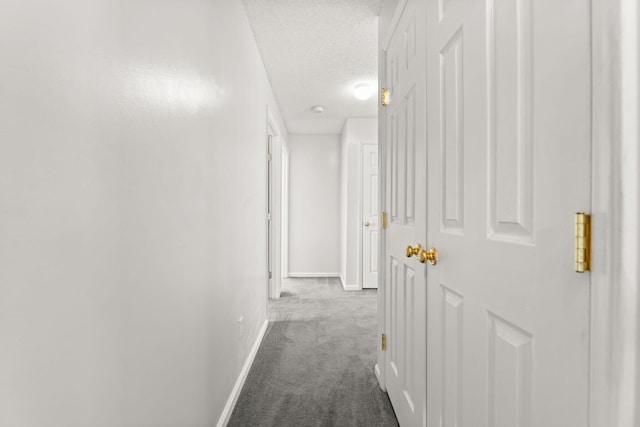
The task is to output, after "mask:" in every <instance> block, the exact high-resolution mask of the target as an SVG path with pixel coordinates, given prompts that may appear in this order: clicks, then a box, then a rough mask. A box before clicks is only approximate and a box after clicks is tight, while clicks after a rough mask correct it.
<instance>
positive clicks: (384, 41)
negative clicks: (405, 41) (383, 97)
mask: <svg viewBox="0 0 640 427" xmlns="http://www.w3.org/2000/svg"><path fill="white" fill-rule="evenodd" d="M407 2H408V0H400V1H399V2H398V5H397V6H396V10H395V12H394V13H393V18H391V23H390V24H391V25H389V29H388V30H387V34H385V35H384V37H383V38H382V42H381V44H380V47H382V49H384V50H387V48H388V47H389V42H390V41H391V36H393V32H394V31H395V30H396V27H397V26H398V23H399V22H400V18H401V17H402V12H404V8H405V6H406V5H407ZM379 93H382V92H379Z"/></svg>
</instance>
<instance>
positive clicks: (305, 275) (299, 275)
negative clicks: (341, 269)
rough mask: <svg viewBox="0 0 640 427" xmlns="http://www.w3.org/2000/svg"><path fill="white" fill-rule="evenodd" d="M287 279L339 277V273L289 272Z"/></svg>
mask: <svg viewBox="0 0 640 427" xmlns="http://www.w3.org/2000/svg"><path fill="white" fill-rule="evenodd" d="M289 277H300V278H306V277H311V278H313V277H340V273H292V272H289Z"/></svg>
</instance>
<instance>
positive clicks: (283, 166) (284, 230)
mask: <svg viewBox="0 0 640 427" xmlns="http://www.w3.org/2000/svg"><path fill="white" fill-rule="evenodd" d="M281 141H282V162H281V163H280V170H281V188H282V193H281V202H282V203H281V208H280V209H281V211H280V214H281V217H282V221H281V236H280V237H281V239H280V244H281V250H280V256H281V258H282V259H281V265H282V267H281V270H280V277H281V279H287V278H288V277H289V149H288V146H287V141H286V140H284V139H283V138H281Z"/></svg>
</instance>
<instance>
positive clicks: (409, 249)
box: [405, 243, 422, 258]
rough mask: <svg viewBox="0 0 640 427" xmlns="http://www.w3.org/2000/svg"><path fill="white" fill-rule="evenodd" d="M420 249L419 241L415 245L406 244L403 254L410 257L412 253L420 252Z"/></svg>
mask: <svg viewBox="0 0 640 427" xmlns="http://www.w3.org/2000/svg"><path fill="white" fill-rule="evenodd" d="M420 249H422V246H420V243H418V244H416V246H415V247H413V246H411V245H409V246H407V250H406V251H405V255H406V256H407V258H411V257H412V256H414V255H418V254H419V253H420Z"/></svg>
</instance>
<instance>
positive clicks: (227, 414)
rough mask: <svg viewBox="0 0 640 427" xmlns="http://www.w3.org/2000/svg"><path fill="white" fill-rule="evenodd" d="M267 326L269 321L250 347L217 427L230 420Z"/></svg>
mask: <svg viewBox="0 0 640 427" xmlns="http://www.w3.org/2000/svg"><path fill="white" fill-rule="evenodd" d="M267 326H269V321H268V320H265V321H264V324H263V325H262V328H260V332H258V336H257V337H256V341H255V342H254V343H253V347H251V351H250V352H249V355H248V356H247V360H246V361H245V362H244V366H243V367H242V370H241V371H240V375H238V379H237V380H236V384H235V385H234V386H233V390H231V395H229V399H227V404H226V405H224V410H223V411H222V414H221V415H220V418H219V419H218V424H217V427H225V426H226V425H227V423H229V419H230V418H231V414H232V413H233V408H235V406H236V402H237V401H238V397H239V396H240V392H241V391H242V387H243V386H244V382H245V381H246V379H247V375H248V374H249V370H250V369H251V365H252V364H253V361H254V359H255V358H256V354H258V349H259V348H260V344H261V343H262V338H264V334H265V332H267Z"/></svg>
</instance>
